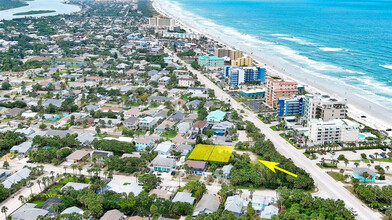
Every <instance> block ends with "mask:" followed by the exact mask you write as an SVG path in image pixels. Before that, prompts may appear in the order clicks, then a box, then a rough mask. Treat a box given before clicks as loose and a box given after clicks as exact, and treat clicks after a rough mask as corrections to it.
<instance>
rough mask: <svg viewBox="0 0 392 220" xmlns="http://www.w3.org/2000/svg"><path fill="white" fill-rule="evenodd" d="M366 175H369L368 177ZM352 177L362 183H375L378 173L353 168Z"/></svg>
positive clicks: (362, 168)
mask: <svg viewBox="0 0 392 220" xmlns="http://www.w3.org/2000/svg"><path fill="white" fill-rule="evenodd" d="M364 173H367V175H366V177H365V175H364ZM352 177H354V178H356V179H358V180H359V182H361V183H373V182H375V181H376V173H375V172H373V171H372V170H370V169H368V168H365V167H357V168H353V173H352Z"/></svg>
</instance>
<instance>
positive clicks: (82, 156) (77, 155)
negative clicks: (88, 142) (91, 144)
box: [65, 150, 90, 163]
mask: <svg viewBox="0 0 392 220" xmlns="http://www.w3.org/2000/svg"><path fill="white" fill-rule="evenodd" d="M89 156H90V151H87V150H75V151H74V152H72V153H71V154H70V155H68V157H66V158H65V159H66V160H67V161H68V162H69V163H79V162H81V161H83V160H86V159H87V158H89Z"/></svg>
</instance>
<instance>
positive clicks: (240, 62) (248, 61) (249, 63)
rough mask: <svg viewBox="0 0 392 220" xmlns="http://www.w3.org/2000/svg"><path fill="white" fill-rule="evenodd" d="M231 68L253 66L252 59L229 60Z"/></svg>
mask: <svg viewBox="0 0 392 220" xmlns="http://www.w3.org/2000/svg"><path fill="white" fill-rule="evenodd" d="M231 65H232V66H253V58H252V57H241V58H237V59H232V60H231Z"/></svg>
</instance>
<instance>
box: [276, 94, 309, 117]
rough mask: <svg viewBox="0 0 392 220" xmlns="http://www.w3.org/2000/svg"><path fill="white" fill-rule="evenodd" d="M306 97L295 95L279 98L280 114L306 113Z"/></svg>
mask: <svg viewBox="0 0 392 220" xmlns="http://www.w3.org/2000/svg"><path fill="white" fill-rule="evenodd" d="M304 111H305V98H304V97H302V96H300V97H296V96H294V98H293V99H285V98H284V97H282V98H279V99H278V115H279V116H280V117H282V116H289V115H304Z"/></svg>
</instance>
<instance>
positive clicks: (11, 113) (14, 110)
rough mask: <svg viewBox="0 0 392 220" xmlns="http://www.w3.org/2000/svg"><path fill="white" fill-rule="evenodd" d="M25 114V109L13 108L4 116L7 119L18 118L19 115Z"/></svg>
mask: <svg viewBox="0 0 392 220" xmlns="http://www.w3.org/2000/svg"><path fill="white" fill-rule="evenodd" d="M22 112H23V109H21V108H12V109H8V110H7V111H6V112H5V113H4V115H5V117H7V118H14V117H16V116H18V115H19V114H21V113H22Z"/></svg>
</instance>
